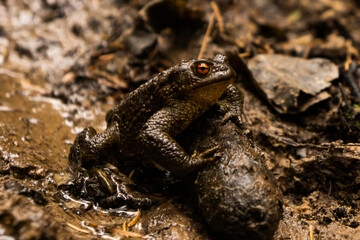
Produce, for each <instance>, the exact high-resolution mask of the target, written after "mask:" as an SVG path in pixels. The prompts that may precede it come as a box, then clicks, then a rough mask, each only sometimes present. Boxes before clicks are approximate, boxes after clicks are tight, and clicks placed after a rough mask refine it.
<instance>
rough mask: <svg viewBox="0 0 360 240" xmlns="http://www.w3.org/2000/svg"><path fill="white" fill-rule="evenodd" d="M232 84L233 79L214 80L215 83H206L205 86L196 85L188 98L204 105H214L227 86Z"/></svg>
mask: <svg viewBox="0 0 360 240" xmlns="http://www.w3.org/2000/svg"><path fill="white" fill-rule="evenodd" d="M233 82H234V78H227V79H224V78H223V79H220V80H219V79H216V81H211V82H209V81H206V84H202V85H197V86H196V88H193V89H192V90H191V91H190V93H189V96H190V98H191V99H193V100H196V101H197V102H202V103H204V104H210V105H211V104H213V103H215V102H216V101H217V100H218V99H219V98H220V97H221V95H222V94H223V93H224V92H225V90H226V88H227V86H229V84H231V83H233Z"/></svg>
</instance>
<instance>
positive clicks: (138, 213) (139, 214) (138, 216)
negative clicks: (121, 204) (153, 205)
mask: <svg viewBox="0 0 360 240" xmlns="http://www.w3.org/2000/svg"><path fill="white" fill-rule="evenodd" d="M140 216H141V210H140V209H139V210H138V211H137V213H136V215H135V217H134V219H133V220H131V222H129V223H128V227H132V226H134V225H135V224H136V223H137V222H138V221H139V219H140Z"/></svg>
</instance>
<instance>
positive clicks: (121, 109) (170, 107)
mask: <svg viewBox="0 0 360 240" xmlns="http://www.w3.org/2000/svg"><path fill="white" fill-rule="evenodd" d="M234 77H235V72H234V71H233V70H232V68H231V66H230V65H229V63H228V61H227V59H226V57H225V56H224V55H221V54H218V55H216V56H215V57H214V58H209V59H200V60H190V61H183V62H182V63H181V64H179V65H176V66H174V67H172V68H169V69H167V70H165V71H163V72H161V73H159V74H158V75H157V76H155V77H154V78H153V79H151V80H149V81H148V82H146V83H144V84H143V85H141V86H140V87H139V88H137V89H136V90H134V91H133V92H131V93H130V94H129V96H128V98H127V99H125V100H124V101H123V102H121V103H120V104H119V105H117V106H116V107H115V108H113V109H112V110H110V111H109V112H108V113H107V115H106V122H107V128H106V130H105V131H103V132H100V133H97V132H96V130H95V129H94V128H92V127H87V128H85V129H84V130H83V131H82V132H81V133H80V134H79V135H78V136H77V137H76V139H75V141H74V144H73V146H72V147H71V150H70V155H69V164H70V169H78V168H85V169H90V168H94V167H101V166H103V165H104V164H105V162H104V160H103V159H104V158H103V156H104V155H106V153H107V152H109V151H117V152H119V153H120V154H121V156H122V157H124V158H126V159H136V160H144V159H146V160H147V161H150V162H152V163H154V164H155V165H156V166H158V167H160V168H164V169H166V170H169V171H170V172H171V173H173V174H175V175H179V176H186V175H188V174H189V173H191V172H193V171H195V170H196V169H198V168H199V167H201V166H204V165H206V164H207V163H209V162H211V161H213V160H214V157H209V155H210V154H211V153H214V151H216V149H217V147H214V148H211V149H208V150H206V151H204V152H202V153H194V154H192V155H189V154H188V153H186V152H185V151H184V149H183V148H182V147H181V146H180V144H179V143H178V142H177V141H176V140H175V139H174V138H175V137H176V136H177V135H178V134H179V133H181V132H182V131H183V130H184V129H185V128H186V127H187V126H188V125H189V124H190V123H191V122H193V121H194V120H195V119H196V118H198V117H199V116H200V115H201V114H202V113H204V112H205V111H206V110H208V109H209V108H210V107H211V106H212V105H214V104H215V103H216V102H217V101H218V99H219V98H220V97H221V96H222V95H224V94H225V95H228V97H229V98H232V99H233V100H234V101H242V95H241V94H240V93H239V92H238V91H237V89H236V88H235V87H234V86H233V85H232V84H231V83H232V81H233V78H234ZM241 107H242V105H241V104H239V107H238V108H236V107H235V108H233V109H232V111H231V113H230V114H228V115H227V116H226V118H229V117H234V118H235V119H238V120H239V121H240V114H241V111H242V109H241ZM104 179H105V180H104V181H105V185H108V186H110V185H111V183H109V182H108V181H107V179H106V178H104Z"/></svg>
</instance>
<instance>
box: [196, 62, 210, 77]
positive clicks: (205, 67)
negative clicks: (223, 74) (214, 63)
mask: <svg viewBox="0 0 360 240" xmlns="http://www.w3.org/2000/svg"><path fill="white" fill-rule="evenodd" d="M195 70H196V73H198V74H199V75H206V74H208V73H209V72H210V66H209V64H207V63H199V64H197V65H196V67H195Z"/></svg>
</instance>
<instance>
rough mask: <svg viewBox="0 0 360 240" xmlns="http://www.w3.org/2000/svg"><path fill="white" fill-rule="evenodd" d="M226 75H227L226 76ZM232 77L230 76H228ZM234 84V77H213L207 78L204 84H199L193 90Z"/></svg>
mask: <svg viewBox="0 0 360 240" xmlns="http://www.w3.org/2000/svg"><path fill="white" fill-rule="evenodd" d="M224 75H225V74H224ZM228 75H230V74H228ZM233 82H234V75H230V76H229V77H225V76H223V77H218V76H215V77H212V78H207V79H206V80H204V81H202V82H198V83H197V84H196V85H195V86H194V87H193V88H192V89H191V90H192V91H194V90H197V89H199V88H203V87H206V86H216V85H217V84H221V83H228V84H230V83H233Z"/></svg>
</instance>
